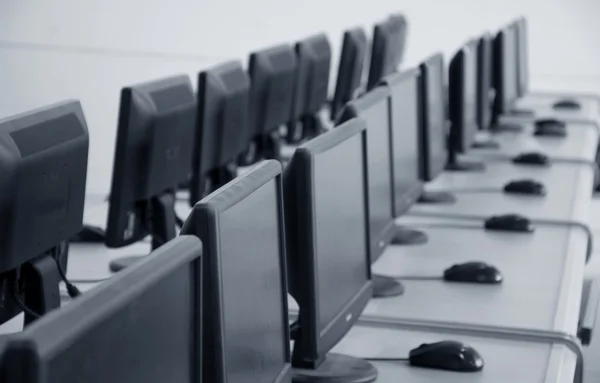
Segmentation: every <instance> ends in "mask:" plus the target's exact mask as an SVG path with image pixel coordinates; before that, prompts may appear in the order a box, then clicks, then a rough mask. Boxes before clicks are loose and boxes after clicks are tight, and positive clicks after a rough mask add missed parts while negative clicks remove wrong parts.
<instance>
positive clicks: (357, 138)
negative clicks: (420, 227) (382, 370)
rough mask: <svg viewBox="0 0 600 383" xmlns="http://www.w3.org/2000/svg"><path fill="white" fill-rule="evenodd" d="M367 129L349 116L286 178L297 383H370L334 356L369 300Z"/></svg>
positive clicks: (367, 370) (298, 159) (308, 147)
mask: <svg viewBox="0 0 600 383" xmlns="http://www.w3.org/2000/svg"><path fill="white" fill-rule="evenodd" d="M365 127H366V124H365V122H364V121H362V120H361V119H352V120H349V121H347V122H345V123H343V124H341V125H339V126H338V127H337V128H336V129H332V130H330V131H328V132H326V133H324V134H322V135H320V136H318V137H316V138H314V139H312V140H311V141H309V142H307V143H304V144H303V145H301V146H300V147H299V148H298V149H296V152H295V153H294V156H293V157H292V160H291V161H290V163H289V165H288V167H287V168H286V171H285V174H284V193H285V198H284V203H285V219H286V243H287V254H288V260H289V261H288V275H289V281H290V293H291V295H292V296H293V297H294V299H295V300H296V302H297V303H298V306H299V309H300V312H299V316H298V321H297V322H296V324H295V325H293V326H292V328H293V331H292V338H293V340H294V351H293V356H292V365H293V367H294V381H295V382H320V381H323V380H326V379H325V378H330V379H331V374H332V373H333V374H335V377H336V378H337V380H335V381H339V382H369V381H373V380H375V378H376V376H377V371H376V370H375V368H374V367H373V366H372V365H371V364H370V363H368V362H366V361H363V360H360V359H356V358H353V357H350V356H345V355H339V354H332V353H329V351H330V350H331V349H332V348H333V347H334V346H335V345H336V344H337V343H338V342H339V341H340V340H341V339H342V338H343V337H344V336H345V335H346V333H347V332H348V331H349V330H350V329H351V328H352V326H353V325H354V323H355V322H356V321H357V320H358V318H359V316H360V315H361V313H362V312H363V310H364V308H365V306H366V304H367V302H368V301H369V299H370V298H371V296H372V292H373V286H372V281H371V271H370V257H369V252H370V248H369V242H370V238H369V222H368V220H369V217H368V194H369V190H368V187H367V166H368V165H367V163H366V150H367V148H366V140H367V139H366V131H365Z"/></svg>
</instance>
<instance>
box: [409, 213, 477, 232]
mask: <svg viewBox="0 0 600 383" xmlns="http://www.w3.org/2000/svg"><path fill="white" fill-rule="evenodd" d="M411 214H412V213H411ZM402 226H403V227H407V226H409V227H411V228H415V229H462V230H481V229H483V225H476V224H465V223H410V222H407V223H405V222H402Z"/></svg>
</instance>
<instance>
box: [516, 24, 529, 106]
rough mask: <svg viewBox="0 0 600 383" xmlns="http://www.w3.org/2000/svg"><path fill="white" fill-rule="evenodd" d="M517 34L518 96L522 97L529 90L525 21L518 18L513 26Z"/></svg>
mask: <svg viewBox="0 0 600 383" xmlns="http://www.w3.org/2000/svg"><path fill="white" fill-rule="evenodd" d="M515 31H516V34H517V47H518V49H517V56H518V76H519V89H518V95H519V96H523V95H524V94H525V93H527V90H528V88H529V57H528V54H529V53H528V47H527V20H526V19H525V18H524V17H523V18H520V19H519V20H518V21H517V22H516V24H515Z"/></svg>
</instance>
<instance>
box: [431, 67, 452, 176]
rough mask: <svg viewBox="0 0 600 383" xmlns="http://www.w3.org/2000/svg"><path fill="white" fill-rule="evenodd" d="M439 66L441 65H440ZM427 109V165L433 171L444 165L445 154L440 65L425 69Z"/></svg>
mask: <svg viewBox="0 0 600 383" xmlns="http://www.w3.org/2000/svg"><path fill="white" fill-rule="evenodd" d="M440 64H441V63H440ZM427 70H428V71H427V109H428V112H429V113H428V117H429V157H430V161H429V163H430V164H432V168H433V169H438V168H439V167H441V166H442V165H439V164H445V163H446V158H447V152H446V147H447V146H446V140H447V134H448V133H447V132H446V112H445V108H444V82H443V81H444V76H443V71H444V68H443V67H442V66H441V65H440V66H438V65H435V66H429V67H428V69H427Z"/></svg>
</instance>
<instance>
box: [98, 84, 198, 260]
mask: <svg viewBox="0 0 600 383" xmlns="http://www.w3.org/2000/svg"><path fill="white" fill-rule="evenodd" d="M195 119H196V97H195V95H194V91H193V90H192V84H191V83H190V80H189V78H188V77H187V76H185V75H181V76H174V77H168V78H164V79H160V80H155V81H150V82H146V83H143V84H139V85H134V86H128V87H125V88H123V89H122V91H121V105H120V109H119V122H118V127H117V141H116V148H115V159H114V165H113V176H112V185H111V191H110V199H109V208H108V221H107V226H106V246H108V247H110V248H118V247H124V246H127V245H130V244H132V243H135V242H138V241H140V240H142V239H143V238H145V237H146V236H148V235H150V236H151V237H152V249H156V248H158V247H159V246H161V245H163V244H164V243H166V242H167V241H169V240H171V239H173V238H175V235H176V232H175V226H176V222H177V218H176V215H175V211H174V210H175V189H176V188H177V185H179V184H180V183H182V182H183V181H185V180H187V179H188V178H189V174H190V168H191V165H192V156H191V154H192V142H193V140H194V131H195ZM138 259H139V257H137V256H131V257H125V258H118V259H115V260H113V261H112V262H111V264H110V268H111V270H112V271H119V270H121V269H123V268H125V267H127V266H128V265H130V264H131V263H132V262H135V261H136V260H138Z"/></svg>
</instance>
